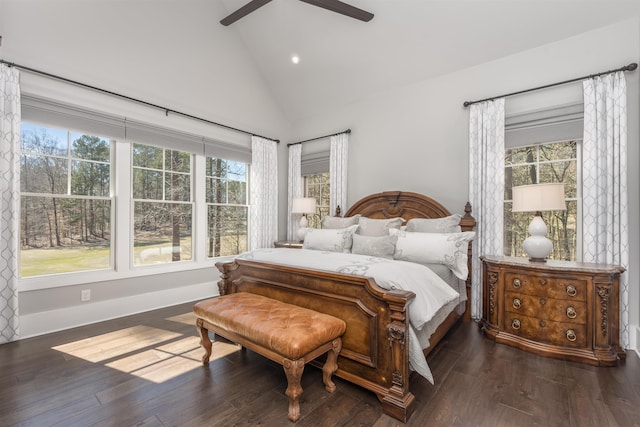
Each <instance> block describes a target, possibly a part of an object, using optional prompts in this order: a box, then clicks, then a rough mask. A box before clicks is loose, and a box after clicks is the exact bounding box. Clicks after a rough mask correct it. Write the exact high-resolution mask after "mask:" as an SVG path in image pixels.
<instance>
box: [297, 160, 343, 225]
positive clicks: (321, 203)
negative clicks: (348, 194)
mask: <svg viewBox="0 0 640 427" xmlns="http://www.w3.org/2000/svg"><path fill="white" fill-rule="evenodd" d="M304 188H305V197H314V198H315V199H316V213H315V214H313V215H307V220H308V221H309V227H311V228H322V224H321V221H322V218H324V217H325V216H327V215H332V213H330V212H329V203H330V201H329V199H330V195H329V191H330V186H329V174H328V173H326V172H325V173H317V174H313V175H305V177H304ZM341 208H342V209H343V211H342V213H343V214H344V212H345V210H344V207H341ZM333 214H335V212H334V213H333Z"/></svg>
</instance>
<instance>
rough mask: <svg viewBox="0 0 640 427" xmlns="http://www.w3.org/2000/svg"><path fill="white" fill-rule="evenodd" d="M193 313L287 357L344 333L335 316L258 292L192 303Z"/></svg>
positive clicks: (301, 353) (292, 356)
mask: <svg viewBox="0 0 640 427" xmlns="http://www.w3.org/2000/svg"><path fill="white" fill-rule="evenodd" d="M193 311H194V313H195V314H196V316H197V317H201V318H203V319H205V320H207V321H208V322H210V323H211V324H213V325H215V326H218V327H220V328H223V329H225V330H227V331H229V332H232V333H235V334H238V335H240V336H243V337H245V338H246V339H248V340H250V341H252V342H255V343H256V344H258V345H260V346H262V347H265V348H270V349H271V350H273V351H275V352H276V353H278V354H280V355H282V356H284V357H286V358H289V359H291V360H296V359H299V358H300V357H302V356H304V355H306V354H308V353H309V352H311V351H313V350H315V349H316V348H318V347H319V346H321V345H322V344H325V343H327V342H330V341H332V340H333V339H335V338H338V337H340V336H342V334H344V331H345V329H346V324H345V322H344V321H343V320H341V319H338V318H336V317H333V316H330V315H327V314H323V313H318V312H317V311H314V310H309V309H306V308H303V307H298V306H296V305H292V304H287V303H284V302H281V301H276V300H274V299H271V298H267V297H263V296H261V295H256V294H251V293H247V292H238V293H233V294H228V295H223V296H220V297H217V298H211V299H207V300H204V301H201V302H198V303H197V304H195V306H194V308H193Z"/></svg>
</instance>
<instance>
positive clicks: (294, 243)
mask: <svg viewBox="0 0 640 427" xmlns="http://www.w3.org/2000/svg"><path fill="white" fill-rule="evenodd" d="M273 246H275V247H276V248H291V249H302V242H301V241H299V240H279V241H277V242H273Z"/></svg>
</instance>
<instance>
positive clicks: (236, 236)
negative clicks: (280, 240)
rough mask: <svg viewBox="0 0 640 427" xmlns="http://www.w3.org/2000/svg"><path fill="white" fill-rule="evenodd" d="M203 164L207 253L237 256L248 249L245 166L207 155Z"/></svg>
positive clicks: (246, 172)
mask: <svg viewBox="0 0 640 427" xmlns="http://www.w3.org/2000/svg"><path fill="white" fill-rule="evenodd" d="M206 167H207V169H206V173H207V176H206V177H205V180H206V181H205V182H206V197H207V203H208V204H209V205H208V206H207V227H208V232H207V236H208V239H207V255H208V256H209V257H218V256H227V255H237V254H239V253H241V252H244V251H246V250H247V248H248V243H247V242H248V221H247V215H248V211H249V207H248V196H247V174H248V165H247V164H245V163H240V162H236V161H232V160H224V159H219V158H215V157H208V158H207V161H206ZM232 205H233V206H232ZM238 205H240V206H238Z"/></svg>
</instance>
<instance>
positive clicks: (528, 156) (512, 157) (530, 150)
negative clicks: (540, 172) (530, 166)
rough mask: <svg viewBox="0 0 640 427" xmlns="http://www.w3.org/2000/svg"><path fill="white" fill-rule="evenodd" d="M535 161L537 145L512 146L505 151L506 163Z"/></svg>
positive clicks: (515, 163)
mask: <svg viewBox="0 0 640 427" xmlns="http://www.w3.org/2000/svg"><path fill="white" fill-rule="evenodd" d="M534 161H535V147H518V148H511V149H509V150H507V151H506V153H505V164H506V165H518V164H521V163H532V162H534Z"/></svg>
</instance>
